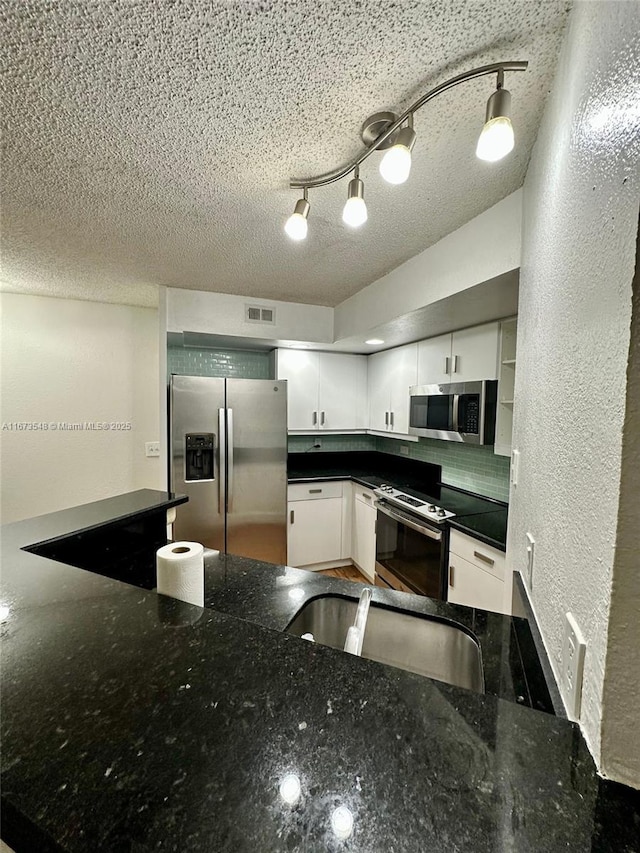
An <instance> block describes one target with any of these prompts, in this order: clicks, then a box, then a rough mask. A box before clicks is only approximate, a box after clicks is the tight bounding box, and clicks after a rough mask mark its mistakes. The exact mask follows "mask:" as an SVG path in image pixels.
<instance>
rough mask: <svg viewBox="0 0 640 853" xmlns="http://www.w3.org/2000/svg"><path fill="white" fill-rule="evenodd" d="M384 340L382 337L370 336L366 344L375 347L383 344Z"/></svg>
mask: <svg viewBox="0 0 640 853" xmlns="http://www.w3.org/2000/svg"><path fill="white" fill-rule="evenodd" d="M383 343H384V341H383V340H382V339H381V338H369V340H368V341H365V344H369V346H372V347H375V346H377V345H378V344H383Z"/></svg>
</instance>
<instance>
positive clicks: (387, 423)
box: [384, 412, 389, 426]
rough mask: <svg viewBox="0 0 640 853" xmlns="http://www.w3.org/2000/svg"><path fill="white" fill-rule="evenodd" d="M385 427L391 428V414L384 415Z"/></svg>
mask: <svg viewBox="0 0 640 853" xmlns="http://www.w3.org/2000/svg"><path fill="white" fill-rule="evenodd" d="M384 425H385V426H389V412H385V413H384Z"/></svg>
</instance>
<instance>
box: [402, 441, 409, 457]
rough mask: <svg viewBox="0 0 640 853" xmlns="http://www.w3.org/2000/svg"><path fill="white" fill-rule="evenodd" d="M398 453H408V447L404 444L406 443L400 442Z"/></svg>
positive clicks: (404, 454)
mask: <svg viewBox="0 0 640 853" xmlns="http://www.w3.org/2000/svg"><path fill="white" fill-rule="evenodd" d="M400 454H401V455H402V456H408V455H409V448H408V447H407V445H406V444H401V445H400Z"/></svg>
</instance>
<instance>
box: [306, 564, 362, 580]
mask: <svg viewBox="0 0 640 853" xmlns="http://www.w3.org/2000/svg"><path fill="white" fill-rule="evenodd" d="M316 574H318V575H326V576H327V577H328V578H341V579H342V580H343V581H353V582H354V583H369V581H368V580H367V579H366V578H365V576H364V575H363V574H362V573H361V572H360V571H358V569H356V567H355V566H341V567H340V568H339V569H324V570H323V571H321V572H316Z"/></svg>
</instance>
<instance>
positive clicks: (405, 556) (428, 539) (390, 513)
mask: <svg viewBox="0 0 640 853" xmlns="http://www.w3.org/2000/svg"><path fill="white" fill-rule="evenodd" d="M376 507H377V509H378V516H377V525H376V572H377V574H378V575H379V577H380V578H381V579H382V580H383V581H384V582H385V583H386V584H388V586H390V587H392V588H393V589H401V590H404V591H405V592H414V593H417V594H418V595H426V596H428V597H429V598H436V599H440V600H443V601H444V600H446V572H445V547H446V542H445V532H444V531H443V530H439V529H437V528H434V527H432V526H430V525H428V524H426V523H423V522H422V521H421V520H420V519H418V518H416V517H415V516H411V515H410V514H409V513H406V512H404V511H403V510H401V509H397V508H396V507H392V506H390V505H389V504H388V503H385V502H384V501H378V502H377V503H376Z"/></svg>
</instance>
